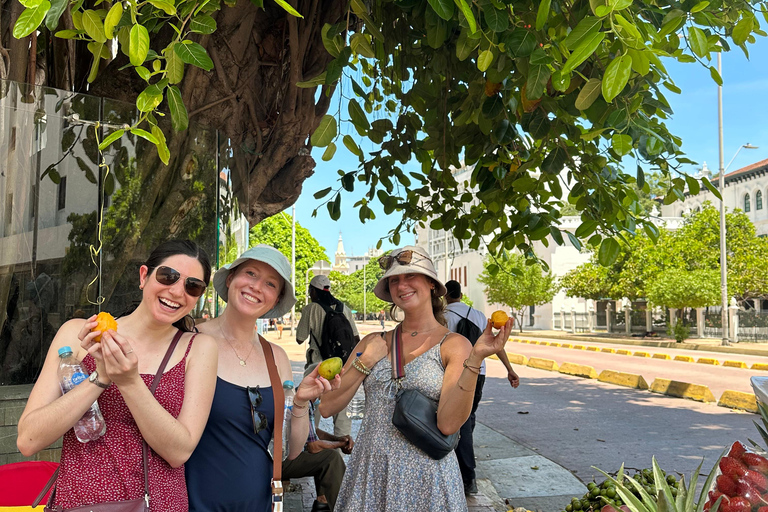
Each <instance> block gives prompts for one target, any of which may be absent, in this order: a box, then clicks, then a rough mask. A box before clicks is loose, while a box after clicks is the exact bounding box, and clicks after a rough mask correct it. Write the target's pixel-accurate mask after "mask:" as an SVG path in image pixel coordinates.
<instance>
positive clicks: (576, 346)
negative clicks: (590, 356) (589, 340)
mask: <svg viewBox="0 0 768 512" xmlns="http://www.w3.org/2000/svg"><path fill="white" fill-rule="evenodd" d="M573 348H575V349H576V350H584V345H574V346H573Z"/></svg>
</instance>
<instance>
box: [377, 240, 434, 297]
mask: <svg viewBox="0 0 768 512" xmlns="http://www.w3.org/2000/svg"><path fill="white" fill-rule="evenodd" d="M407 251H411V252H412V255H411V259H410V262H409V263H407V264H402V263H400V261H398V260H397V256H398V255H400V254H401V253H404V252H407ZM383 258H391V262H390V266H389V268H388V269H387V271H386V272H384V275H383V276H381V279H379V282H378V283H376V286H375V287H374V288H373V294H374V295H375V296H377V297H378V298H380V299H381V300H383V301H386V302H392V295H391V294H390V293H389V278H390V277H391V276H399V275H401V274H424V275H425V276H427V277H429V278H431V279H432V280H433V281H435V283H436V286H435V294H436V295H437V296H438V297H442V296H443V295H445V293H446V290H445V285H443V283H442V282H441V281H440V279H438V277H437V270H435V265H434V263H432V259H431V258H430V257H429V254H427V251H426V250H424V249H423V248H421V247H417V246H415V245H406V246H405V247H402V248H399V249H395V250H394V251H392V252H391V253H389V254H388V255H387V256H382V259H383Z"/></svg>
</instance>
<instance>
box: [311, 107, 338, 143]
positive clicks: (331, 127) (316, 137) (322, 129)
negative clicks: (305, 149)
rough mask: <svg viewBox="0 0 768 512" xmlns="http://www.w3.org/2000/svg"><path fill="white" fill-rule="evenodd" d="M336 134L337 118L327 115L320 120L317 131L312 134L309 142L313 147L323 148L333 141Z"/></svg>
mask: <svg viewBox="0 0 768 512" xmlns="http://www.w3.org/2000/svg"><path fill="white" fill-rule="evenodd" d="M336 133H337V131H336V118H335V117H333V116H332V115H328V114H326V115H324V116H323V118H322V119H321V120H320V124H319V125H318V126H317V130H315V133H313V134H312V137H310V139H309V141H310V143H311V144H312V145H313V146H315V147H318V148H323V147H325V146H327V145H328V144H330V143H331V141H333V139H334V138H335V137H336Z"/></svg>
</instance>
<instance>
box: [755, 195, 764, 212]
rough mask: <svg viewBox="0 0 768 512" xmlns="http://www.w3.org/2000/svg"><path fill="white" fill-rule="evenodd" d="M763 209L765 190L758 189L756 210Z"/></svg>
mask: <svg viewBox="0 0 768 512" xmlns="http://www.w3.org/2000/svg"><path fill="white" fill-rule="evenodd" d="M762 209H763V192H762V190H758V191H757V193H756V194H755V210H762Z"/></svg>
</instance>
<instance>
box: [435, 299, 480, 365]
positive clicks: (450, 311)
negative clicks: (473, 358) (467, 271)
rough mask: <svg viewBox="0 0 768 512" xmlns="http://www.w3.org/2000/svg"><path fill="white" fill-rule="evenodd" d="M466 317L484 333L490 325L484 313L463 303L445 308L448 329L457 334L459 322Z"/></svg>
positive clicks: (454, 303)
mask: <svg viewBox="0 0 768 512" xmlns="http://www.w3.org/2000/svg"><path fill="white" fill-rule="evenodd" d="M467 312H469V314H467ZM464 317H467V319H468V320H469V321H470V322H472V323H473V324H475V325H476V326H478V327H479V328H480V330H481V331H484V330H485V327H486V325H488V320H487V319H486V318H485V315H484V314H483V313H481V312H480V311H478V310H476V309H475V308H470V307H469V306H467V305H466V304H464V303H463V302H461V301H459V302H452V303H451V304H448V305H447V306H446V307H445V320H446V322H447V325H446V327H448V329H449V330H450V331H453V332H456V328H457V327H458V325H459V321H460V320H461V319H462V318H464ZM480 375H485V359H483V362H482V364H481V365H480Z"/></svg>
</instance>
